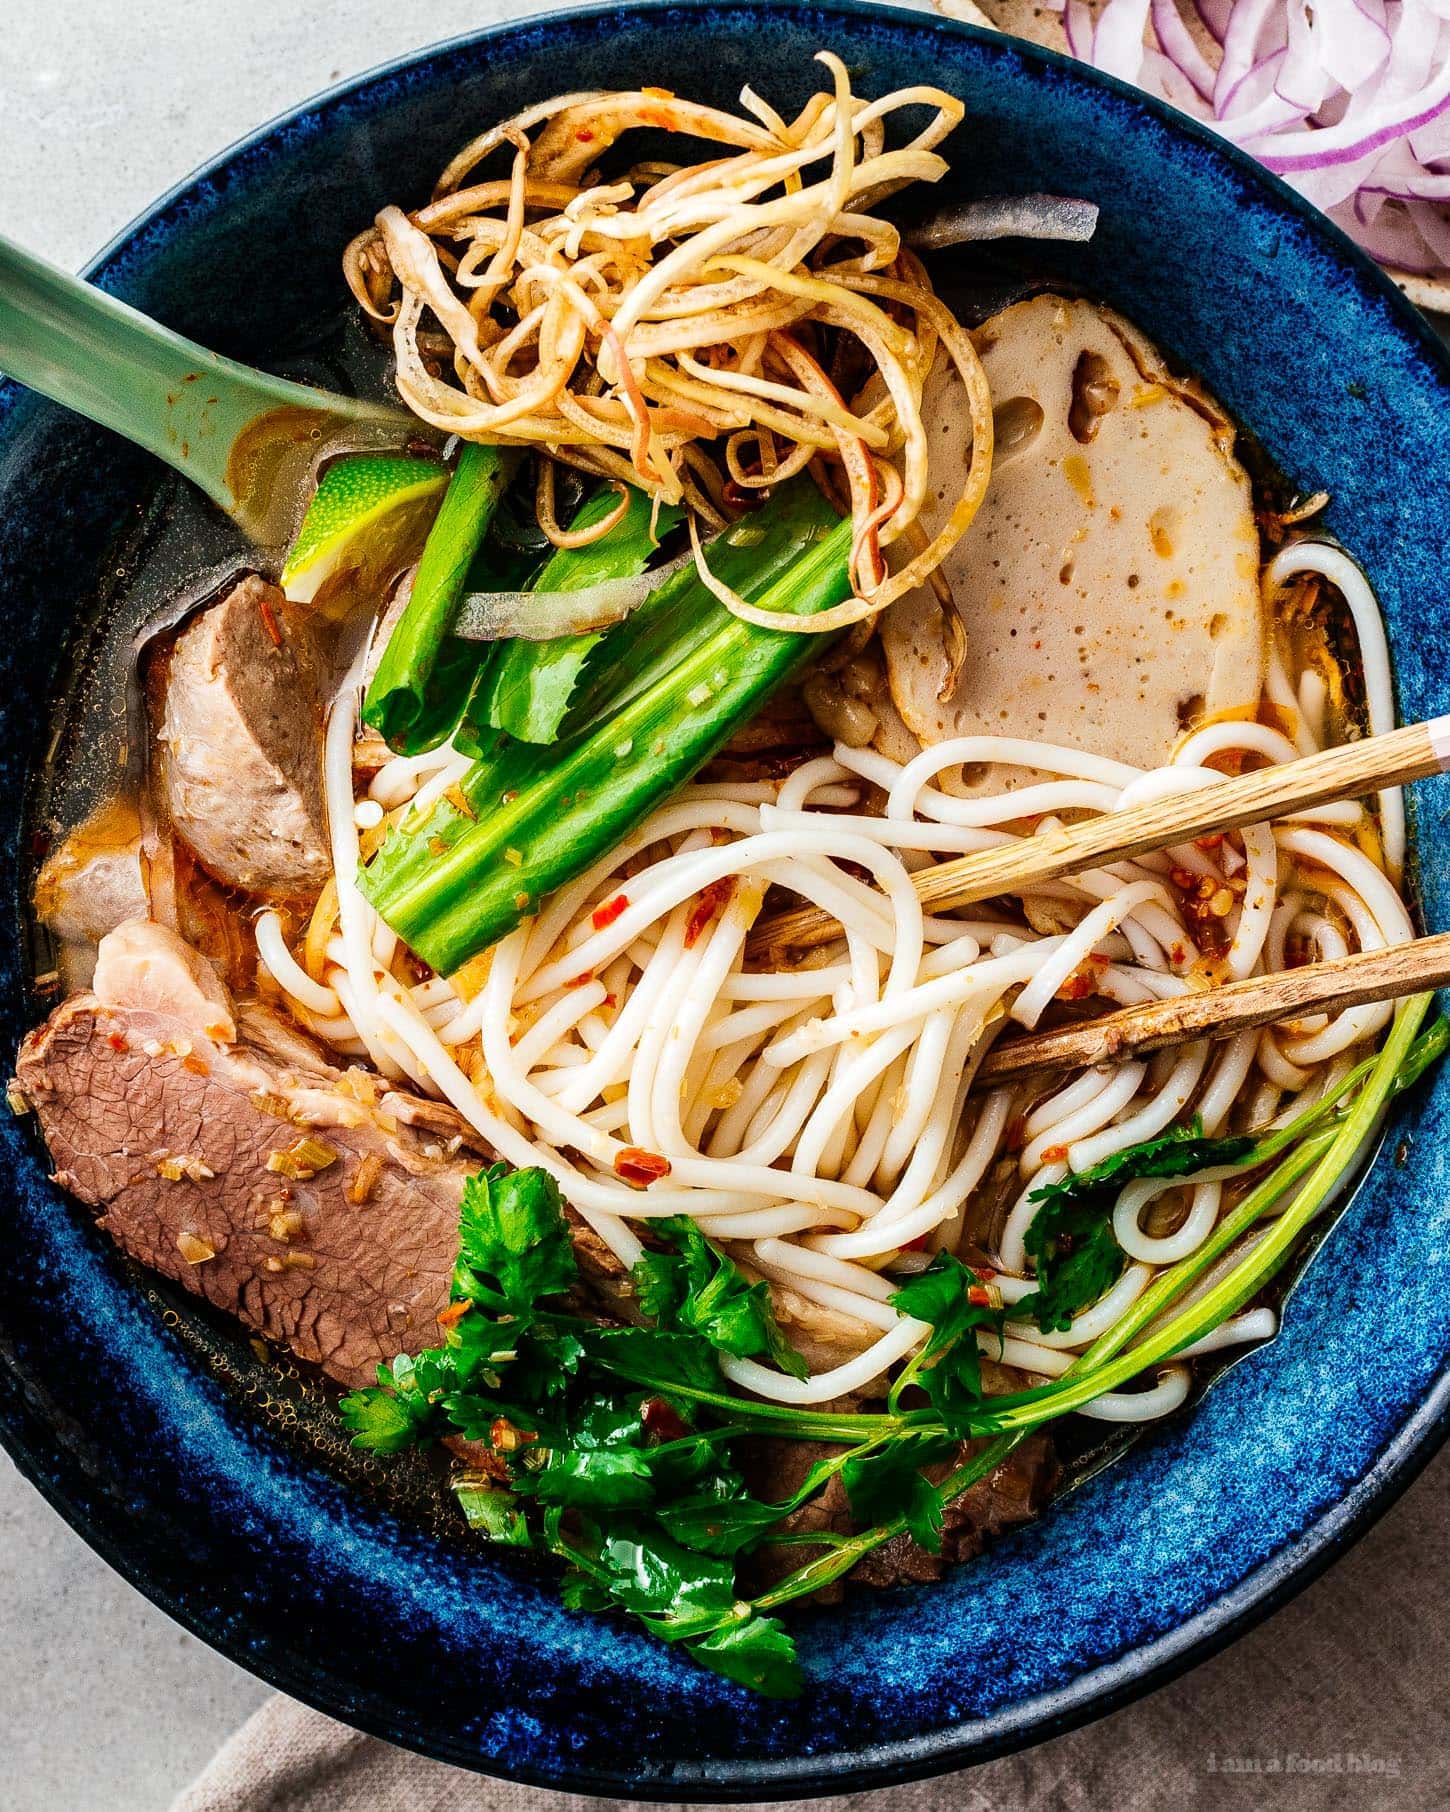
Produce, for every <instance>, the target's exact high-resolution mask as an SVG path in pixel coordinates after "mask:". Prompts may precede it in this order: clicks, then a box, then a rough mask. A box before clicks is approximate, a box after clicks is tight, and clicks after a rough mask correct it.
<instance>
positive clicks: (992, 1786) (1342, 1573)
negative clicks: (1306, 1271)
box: [171, 1453, 1450, 1812]
mask: <svg viewBox="0 0 1450 1812" xmlns="http://www.w3.org/2000/svg"><path fill="white" fill-rule="evenodd" d="M1447 1486H1450V1453H1446V1454H1444V1455H1442V1456H1441V1458H1440V1459H1439V1460H1438V1461H1437V1462H1436V1463H1435V1464H1434V1465H1433V1466H1432V1467H1431V1468H1430V1470H1429V1472H1428V1473H1427V1474H1426V1475H1425V1476H1424V1477H1423V1478H1422V1479H1420V1480H1419V1482H1418V1483H1417V1484H1415V1485H1414V1486H1413V1487H1412V1488H1411V1490H1410V1492H1409V1493H1408V1495H1407V1496H1406V1497H1405V1499H1404V1500H1403V1501H1402V1502H1401V1503H1400V1504H1398V1505H1396V1506H1395V1508H1393V1509H1392V1510H1391V1511H1390V1512H1389V1513H1388V1515H1387V1516H1386V1517H1385V1519H1384V1520H1383V1522H1381V1523H1380V1524H1379V1525H1378V1526H1377V1527H1376V1528H1375V1529H1373V1530H1372V1531H1371V1532H1370V1534H1369V1535H1368V1536H1366V1537H1365V1539H1364V1541H1363V1542H1361V1543H1360V1544H1359V1546H1358V1547H1356V1548H1355V1549H1354V1550H1353V1551H1352V1552H1351V1553H1350V1554H1348V1555H1347V1556H1346V1557H1345V1558H1344V1559H1343V1560H1342V1561H1341V1562H1340V1563H1339V1565H1338V1566H1336V1567H1335V1568H1334V1569H1333V1570H1332V1571H1331V1572H1330V1573H1329V1574H1328V1576H1327V1577H1326V1578H1324V1579H1321V1580H1319V1581H1317V1582H1316V1583H1315V1584H1314V1585H1312V1586H1310V1587H1309V1589H1308V1590H1307V1591H1306V1592H1305V1593H1304V1594H1303V1595H1302V1596H1301V1597H1300V1598H1298V1599H1296V1600H1295V1601H1294V1603H1292V1604H1291V1605H1289V1606H1288V1607H1287V1608H1286V1609H1285V1610H1283V1611H1281V1612H1280V1613H1279V1614H1278V1615H1277V1616H1276V1617H1274V1618H1272V1619H1271V1620H1270V1622H1268V1623H1267V1624H1264V1625H1262V1626H1261V1627H1260V1628H1258V1629H1256V1630H1254V1631H1253V1632H1251V1633H1250V1634H1249V1635H1248V1636H1246V1637H1245V1638H1244V1639H1243V1641H1241V1642H1238V1643H1236V1644H1235V1645H1234V1646H1233V1647H1232V1648H1230V1649H1228V1650H1227V1651H1226V1652H1225V1653H1223V1654H1221V1655H1217V1656H1215V1657H1214V1659H1213V1660H1211V1661H1209V1662H1206V1663H1205V1664H1204V1665H1203V1666H1202V1667H1199V1668H1196V1669H1195V1670H1194V1671H1193V1672H1192V1673H1190V1674H1188V1675H1187V1676H1186V1677H1185V1678H1183V1679H1181V1680H1177V1681H1175V1682H1174V1683H1173V1684H1172V1685H1171V1686H1168V1687H1165V1688H1164V1689H1163V1690H1162V1691H1160V1692H1158V1693H1155V1694H1154V1695H1153V1696H1152V1697H1151V1698H1148V1699H1145V1700H1142V1701H1141V1702H1140V1703H1138V1704H1137V1705H1132V1706H1129V1707H1128V1708H1127V1709H1126V1710H1124V1711H1121V1712H1119V1713H1117V1714H1116V1715H1115V1716H1114V1717H1111V1718H1107V1719H1104V1720H1102V1721H1101V1722H1099V1723H1096V1724H1093V1725H1090V1726H1089V1727H1088V1728H1087V1729H1085V1730H1078V1731H1074V1732H1072V1733H1071V1734H1070V1735H1068V1736H1064V1737H1059V1738H1057V1740H1056V1741H1055V1742H1051V1743H1046V1744H1043V1745H1042V1746H1041V1747H1040V1748H1037V1749H1033V1750H1029V1751H1028V1752H1027V1753H1026V1754H1025V1755H1016V1756H1008V1757H1007V1758H1006V1759H1005V1760H1002V1761H997V1762H989V1763H987V1764H985V1765H984V1766H983V1767H980V1768H976V1769H972V1770H970V1771H969V1772H967V1773H965V1774H957V1775H952V1776H949V1777H947V1778H946V1779H943V1780H937V1781H926V1782H922V1783H920V1784H919V1785H916V1786H912V1787H897V1788H892V1789H890V1790H888V1791H884V1792H880V1793H874V1794H856V1795H852V1796H851V1797H848V1798H844V1799H841V1798H838V1799H826V1800H821V1801H819V1802H817V1804H818V1805H819V1806H820V1807H821V1808H822V1812H847V1809H848V1808H863V1809H865V1808H868V1807H869V1812H938V1809H939V1812H1160V1809H1161V1812H1193V1809H1194V1808H1199V1807H1203V1808H1209V1809H1210V1812H1240V1809H1242V1812H1336V1809H1337V1808H1339V1807H1344V1808H1348V1809H1350V1812H1410V1809H1411V1808H1414V1809H1415V1812H1420V1809H1421V1808H1425V1809H1427V1812H1428V1809H1429V1808H1434V1807H1441V1806H1450V1730H1447V1724H1446V1709H1445V1682H1446V1673H1447V1668H1450V1632H1447V1628H1446V1612H1445V1607H1446V1604H1447V1600H1450V1559H1447V1552H1450V1493H1447ZM615 1803H618V1802H610V1801H605V1800H586V1799H581V1798H578V1797H576V1796H574V1795H572V1794H562V1793H544V1792H540V1791H537V1790H535V1789H532V1788H527V1787H516V1786H513V1785H511V1784H510V1783H508V1782H504V1781H496V1780H489V1779H486V1778H484V1777H481V1776H478V1775H473V1774H468V1773H465V1772H463V1771H462V1770H460V1769H457V1768H450V1767H447V1766H445V1765H444V1764H443V1763H441V1762H430V1761H424V1760H423V1759H422V1758H421V1757H419V1756H415V1755H410V1754H408V1753H406V1752H405V1751H403V1750H401V1749H394V1748H392V1747H391V1746H390V1745H389V1744H387V1743H380V1742H378V1741H377V1740H376V1739H374V1738H372V1737H365V1736H359V1735H357V1734H356V1732H354V1731H351V1730H348V1729H346V1728H344V1726H343V1725H341V1724H336V1723H334V1722H333V1721H332V1720H331V1719H330V1718H325V1717H323V1716H321V1714H320V1713H318V1712H315V1711H308V1710H306V1709H305V1708H304V1707H302V1706H301V1705H297V1704H295V1703H293V1701H291V1700H290V1699H284V1698H280V1697H279V1698H276V1699H273V1700H271V1701H270V1703H269V1704H267V1705H265V1706H264V1707H263V1708H262V1710H261V1711H259V1712H258V1713H257V1714H256V1716H255V1717H253V1718H252V1719H251V1721H250V1722H249V1723H247V1724H245V1725H244V1726H243V1727H242V1729H241V1730H240V1731H238V1733H237V1734H236V1736H234V1737H233V1738H232V1739H231V1741H230V1742H229V1743H228V1744H227V1745H226V1747H225V1748H224V1749H223V1750H222V1751H221V1753H220V1754H219V1755H218V1756H217V1757H216V1759H215V1760H214V1761H213V1762H212V1764H211V1766H210V1767H209V1768H208V1769H207V1770H206V1772H205V1773H204V1774H203V1775H202V1776H201V1778H200V1780H198V1781H197V1782H196V1783H195V1784H194V1785H193V1786H191V1787H190V1788H188V1789H187V1790H186V1792H184V1793H183V1794H182V1795H181V1797H180V1798H179V1799H178V1800H176V1802H175V1803H174V1805H173V1806H172V1808H171V1812H591V1808H592V1809H594V1812H601V1809H602V1808H605V1807H607V1806H609V1805H611V1804H615ZM761 1812H768V1809H767V1808H765V1807H763V1806H762V1808H761Z"/></svg>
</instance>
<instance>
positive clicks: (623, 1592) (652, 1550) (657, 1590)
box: [599, 1531, 736, 1637]
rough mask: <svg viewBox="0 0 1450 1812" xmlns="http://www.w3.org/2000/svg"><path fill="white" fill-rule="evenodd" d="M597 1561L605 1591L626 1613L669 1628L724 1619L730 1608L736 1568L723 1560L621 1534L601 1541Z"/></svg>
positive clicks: (662, 1630)
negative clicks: (604, 1575)
mask: <svg viewBox="0 0 1450 1812" xmlns="http://www.w3.org/2000/svg"><path fill="white" fill-rule="evenodd" d="M599 1558H600V1562H601V1564H602V1565H603V1566H604V1567H606V1568H607V1569H608V1573H609V1582H608V1583H609V1589H610V1592H611V1593H612V1594H613V1596H614V1598H615V1599H616V1600H617V1601H618V1603H619V1604H621V1605H622V1606H623V1607H624V1609H625V1610H627V1611H633V1612H635V1613H636V1615H638V1616H641V1617H649V1618H651V1619H658V1621H657V1622H656V1623H655V1624H654V1625H653V1627H654V1628H655V1629H656V1630H657V1631H658V1633H659V1634H660V1635H662V1636H666V1637H668V1636H669V1635H670V1634H671V1630H670V1625H672V1624H678V1623H693V1622H697V1621H698V1620H699V1619H700V1618H710V1617H721V1616H725V1615H727V1614H728V1613H729V1612H730V1611H731V1610H732V1609H733V1607H734V1605H735V1601H736V1600H735V1569H734V1568H733V1567H732V1566H730V1565H729V1563H728V1562H727V1561H724V1560H717V1559H714V1558H713V1557H712V1556H710V1555H706V1554H700V1553H698V1552H696V1551H695V1550H694V1549H690V1548H683V1547H681V1546H680V1545H679V1543H678V1542H674V1541H671V1540H670V1539H669V1537H668V1536H664V1535H658V1534H655V1533H654V1532H653V1531H651V1532H649V1533H648V1534H647V1535H645V1534H620V1535H613V1536H610V1537H609V1538H608V1539H606V1541H605V1543H604V1546H603V1548H602V1550H601V1552H600V1557H599Z"/></svg>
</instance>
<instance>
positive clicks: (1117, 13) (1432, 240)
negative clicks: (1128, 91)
mask: <svg viewBox="0 0 1450 1812" xmlns="http://www.w3.org/2000/svg"><path fill="white" fill-rule="evenodd" d="M1064 23H1065V26H1066V30H1067V38H1068V45H1069V48H1070V49H1071V50H1072V52H1073V54H1074V55H1075V56H1078V57H1081V58H1082V59H1083V60H1084V61H1086V62H1090V63H1092V64H1094V65H1095V66H1096V67H1097V68H1099V69H1104V70H1107V71H1109V72H1110V73H1111V74H1113V75H1116V76H1120V77H1123V78H1125V79H1126V80H1129V81H1135V82H1137V83H1138V84H1139V85H1140V86H1142V87H1145V88H1148V89H1150V90H1152V91H1153V92H1155V93H1157V94H1160V95H1162V96H1163V97H1164V98H1165V99H1167V100H1169V101H1171V102H1173V104H1174V105H1175V106H1178V107H1180V108H1182V109H1183V110H1184V111H1185V112H1187V113H1190V114H1192V115H1194V116H1195V117H1196V118H1198V119H1200V120H1202V121H1203V122H1204V123H1205V124H1207V125H1210V126H1213V127H1214V128H1215V129H1216V130H1218V131H1219V132H1221V133H1223V135H1224V136H1225V137H1226V138H1229V139H1232V140H1233V141H1234V142H1235V143H1236V144H1238V145H1241V146H1242V147H1243V148H1244V149H1245V150H1247V151H1249V152H1250V153H1252V155H1253V156H1255V157H1257V158H1259V159H1260V160H1261V161H1262V162H1263V163H1265V164H1266V165H1268V167H1269V168H1270V169H1271V170H1274V171H1277V172H1278V173H1279V174H1280V175H1282V176H1284V177H1285V178H1286V179H1287V180H1288V181H1289V182H1291V183H1293V184H1294V185H1295V187H1296V188H1298V189H1300V190H1301V191H1302V192H1303V193H1304V194H1305V195H1306V196H1308V198H1309V199H1310V200H1311V201H1314V202H1316V203H1317V204H1318V205H1319V206H1320V207H1323V208H1326V209H1330V210H1332V211H1333V212H1334V214H1335V218H1336V219H1337V220H1339V222H1340V224H1341V225H1343V226H1345V227H1346V228H1347V230H1349V231H1350V232H1351V233H1353V234H1354V235H1355V237H1356V238H1358V239H1359V240H1360V242H1361V244H1363V245H1364V246H1365V248H1366V249H1367V250H1368V251H1370V253H1371V254H1372V255H1373V256H1376V257H1379V258H1380V259H1381V261H1382V262H1391V263H1394V264H1396V265H1398V266H1399V267H1400V268H1403V269H1407V270H1414V271H1429V272H1434V271H1439V270H1450V0H1146V4H1145V0H1106V4H1104V5H1103V6H1101V7H1100V8H1099V9H1098V10H1097V14H1096V19H1094V16H1093V14H1092V13H1091V12H1090V11H1089V9H1088V7H1087V6H1086V5H1085V4H1084V3H1083V0H1066V4H1065V8H1064ZM1149 25H1151V32H1149V31H1148V30H1147V29H1146V27H1147V26H1149ZM1205 38H1207V40H1208V42H1207V43H1205ZM1215 42H1216V43H1217V45H1218V47H1219V48H1218V50H1217V51H1216V52H1215V49H1214V44H1215ZM1361 198H1362V205H1360V203H1361ZM1387 202H1393V203H1394V208H1393V211H1392V212H1386V211H1385V207H1384V204H1386V203H1387Z"/></svg>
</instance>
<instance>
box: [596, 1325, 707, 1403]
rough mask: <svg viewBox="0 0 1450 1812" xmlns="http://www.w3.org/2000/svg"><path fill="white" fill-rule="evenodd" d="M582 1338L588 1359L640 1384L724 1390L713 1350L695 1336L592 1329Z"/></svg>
mask: <svg viewBox="0 0 1450 1812" xmlns="http://www.w3.org/2000/svg"><path fill="white" fill-rule="evenodd" d="M581 1339H582V1341H583V1343H584V1351H585V1355H586V1357H587V1358H589V1359H590V1360H592V1361H593V1363H594V1364H595V1365H598V1366H602V1367H603V1368H604V1369H605V1370H607V1371H615V1372H618V1373H619V1375H620V1376H621V1377H624V1378H632V1379H634V1380H635V1381H636V1382H637V1383H642V1384H653V1385H656V1386H658V1387H660V1388H662V1389H665V1390H667V1389H668V1388H669V1386H670V1385H672V1384H682V1385H688V1386H689V1388H690V1389H692V1390H708V1391H718V1390H723V1389H724V1380H723V1379H722V1378H721V1376H720V1366H719V1364H718V1362H717V1360H716V1358H715V1353H714V1350H713V1349H712V1348H711V1347H709V1346H707V1345H705V1344H704V1343H703V1342H702V1341H700V1340H699V1339H697V1338H695V1337H694V1336H693V1335H692V1334H681V1333H671V1332H670V1331H668V1330H667V1329H664V1328H590V1329H589V1330H588V1332H587V1333H585V1334H583V1335H581Z"/></svg>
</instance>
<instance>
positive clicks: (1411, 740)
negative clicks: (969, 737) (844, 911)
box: [750, 717, 1450, 951]
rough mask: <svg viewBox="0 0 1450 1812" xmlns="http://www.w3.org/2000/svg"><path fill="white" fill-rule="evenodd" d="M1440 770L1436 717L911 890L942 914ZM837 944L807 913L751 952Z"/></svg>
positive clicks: (1075, 829)
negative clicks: (1039, 882)
mask: <svg viewBox="0 0 1450 1812" xmlns="http://www.w3.org/2000/svg"><path fill="white" fill-rule="evenodd" d="M1447 767H1450V717H1436V718H1432V719H1431V720H1430V721H1429V722H1428V723H1423V724H1407V725H1406V726H1405V727H1404V728H1403V729H1399V730H1389V731H1387V732H1386V733H1385V734H1384V735H1383V736H1367V737H1365V738H1364V739H1363V740H1362V741H1360V742H1350V743H1345V744H1343V745H1342V746H1341V747H1339V748H1336V749H1325V750H1324V751H1323V752H1322V753H1320V754H1317V755H1305V756H1302V757H1301V758H1300V759H1299V760H1298V761H1286V762H1283V763H1282V764H1281V765H1280V766H1278V767H1272V768H1259V769H1256V770H1255V771H1254V772H1253V773H1251V774H1240V775H1238V776H1237V777H1235V778H1234V779H1232V780H1223V781H1220V782H1219V783H1217V784H1216V785H1213V786H1205V787H1202V788H1201V789H1200V790H1199V791H1198V792H1195V793H1174V794H1171V795H1170V796H1169V797H1168V798H1166V799H1155V800H1152V801H1151V802H1150V803H1148V804H1146V805H1135V806H1130V807H1129V808H1128V809H1127V810H1126V811H1120V812H1104V813H1103V814H1102V815H1101V816H1100V817H1097V818H1090V819H1088V820H1087V821H1086V822H1085V823H1082V824H1071V825H1065V826H1062V827H1061V828H1059V829H1057V830H1051V831H1041V832H1039V833H1038V834H1037V835H1036V836H1033V837H1024V838H1023V839H1022V841H1021V842H1020V843H1015V844H1010V845H1007V846H1004V847H1003V848H1001V849H989V850H984V851H983V852H981V853H980V854H978V855H972V856H958V857H956V858H954V859H953V860H952V861H950V862H937V863H934V864H933V865H932V866H931V867H930V868H921V869H918V870H917V871H916V873H915V874H913V875H912V877H911V884H912V886H913V887H914V888H915V889H916V894H917V898H918V899H919V900H920V901H921V903H922V905H923V906H924V907H926V908H927V910H928V911H936V912H943V911H947V910H950V909H951V908H953V907H957V906H969V905H971V904H972V903H973V902H974V901H976V900H988V899H991V898H993V896H994V895H997V894H1002V893H1012V892H1015V891H1017V890H1018V889H1019V888H1021V887H1024V886H1027V885H1029V884H1031V883H1032V882H1035V881H1055V880H1059V879H1061V877H1062V876H1063V875H1070V874H1076V873H1079V872H1080V871H1081V870H1083V869H1085V868H1094V867H1097V866H1099V865H1101V864H1103V863H1106V862H1121V861H1123V860H1124V859H1125V858H1127V857H1130V856H1141V855H1146V854H1147V853H1148V852H1149V851H1151V850H1159V849H1166V848H1168V847H1169V846H1170V845H1172V844H1174V843H1186V842H1190V841H1191V840H1192V839H1193V838H1194V837H1207V836H1211V835H1213V834H1215V833H1217V832H1221V831H1231V830H1241V829H1242V828H1243V826H1244V825H1246V824H1263V823H1266V822H1267V821H1268V820H1270V819H1272V818H1282V817H1285V816H1287V815H1288V814H1289V813H1291V812H1295V811H1305V810H1307V809H1308V808H1309V807H1310V806H1315V805H1326V804H1328V803H1329V802H1330V801H1331V800H1335V799H1359V798H1362V797H1363V796H1364V794H1366V793H1374V792H1378V791H1379V790H1380V789H1381V788H1382V787H1395V786H1405V785H1407V784H1408V783H1409V782H1410V781H1413V780H1426V779H1428V778H1429V777H1430V776H1431V775H1432V774H1440V773H1443V772H1444V771H1445V770H1446V768H1447ZM839 936H840V926H839V924H838V923H837V921H836V920H835V919H834V918H832V917H831V915H830V914H829V913H827V912H823V911H822V910H821V909H820V908H819V907H816V906H807V907H802V908H801V909H800V910H798V911H794V912H783V913H777V914H775V915H774V916H772V917H771V918H768V919H764V920H762V921H761V923H760V924H759V925H757V926H756V927H755V930H754V932H753V933H752V935H751V940H750V942H751V947H752V949H753V950H756V951H762V950H772V949H782V948H796V949H800V948H806V947H809V946H811V945H815V944H823V943H829V942H830V940H831V939H832V938H834V937H839Z"/></svg>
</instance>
